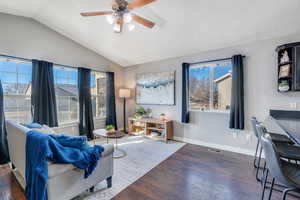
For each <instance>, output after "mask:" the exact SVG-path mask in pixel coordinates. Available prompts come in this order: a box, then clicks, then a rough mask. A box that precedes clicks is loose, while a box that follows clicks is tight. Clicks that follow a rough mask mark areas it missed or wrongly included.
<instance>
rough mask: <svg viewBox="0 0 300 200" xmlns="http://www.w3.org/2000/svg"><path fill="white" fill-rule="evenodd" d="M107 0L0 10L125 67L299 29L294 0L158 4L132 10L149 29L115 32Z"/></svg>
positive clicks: (23, 2) (24, 0) (7, 4)
mask: <svg viewBox="0 0 300 200" xmlns="http://www.w3.org/2000/svg"><path fill="white" fill-rule="evenodd" d="M111 1H112V0H1V1H0V12H4V13H10V14H15V15H21V16H26V17H32V18H34V19H35V20H37V21H39V22H41V23H43V24H45V25H46V26H48V27H50V28H52V29H54V30H56V31H57V32H59V33H61V34H63V35H65V36H67V37H69V38H71V39H72V40H74V41H76V42H78V43H80V44H81V45H83V46H85V47H87V48H89V49H91V50H93V51H95V52H97V53H98V54H101V55H103V56H105V57H107V58H108V59H110V60H112V61H115V62H116V63H118V64H120V65H121V66H130V65H135V64H140V63H145V62H151V61H156V60H161V59H165V58H170V57H177V56H184V55H189V54H193V53H197V52H200V51H206V50H211V49H215V48H223V47H226V46H231V45H235V44H241V43H245V42H250V41H255V40H261V39H268V38H274V37H280V36H284V35H288V34H293V33H296V32H298V31H300V17H299V10H300V1H299V0H157V1H156V2H154V3H152V4H149V5H147V6H145V7H142V8H139V9H137V10H135V12H136V13H137V14H139V15H141V16H143V17H145V18H148V19H151V20H152V21H154V22H156V23H157V25H156V26H155V27H154V28H153V29H148V28H145V27H143V26H141V25H139V24H136V28H135V29H134V30H133V31H132V32H129V31H125V32H124V33H122V34H115V33H113V30H112V25H110V24H108V23H107V21H106V18H105V17H104V16H97V17H90V18H83V17H81V16H80V15H79V13H80V12H84V11H99V10H110V8H111Z"/></svg>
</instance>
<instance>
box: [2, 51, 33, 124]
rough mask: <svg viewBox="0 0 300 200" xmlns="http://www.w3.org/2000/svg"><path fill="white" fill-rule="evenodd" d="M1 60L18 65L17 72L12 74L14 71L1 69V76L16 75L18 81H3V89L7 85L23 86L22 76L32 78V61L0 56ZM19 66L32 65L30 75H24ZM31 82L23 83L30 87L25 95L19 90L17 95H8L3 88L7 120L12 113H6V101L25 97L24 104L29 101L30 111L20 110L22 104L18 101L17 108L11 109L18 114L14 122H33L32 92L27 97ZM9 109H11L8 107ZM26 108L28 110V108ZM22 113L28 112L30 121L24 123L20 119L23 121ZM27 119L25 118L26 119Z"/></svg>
mask: <svg viewBox="0 0 300 200" xmlns="http://www.w3.org/2000/svg"><path fill="white" fill-rule="evenodd" d="M0 60H1V61H4V62H5V61H6V62H13V63H14V64H15V65H16V71H15V72H12V71H4V70H1V69H0V73H1V74H4V75H5V74H6V75H8V74H10V75H14V74H15V76H16V81H15V82H6V81H3V80H1V83H2V87H3V86H4V85H6V84H15V85H16V86H18V85H19V84H22V82H20V76H22V75H23V76H29V77H30V78H31V77H32V65H31V64H32V63H31V62H30V61H27V60H25V59H19V58H9V57H4V56H1V55H0ZM18 64H30V65H31V69H30V73H24V72H22V70H20V67H21V66H19V65H18ZM23 67H24V66H23ZM31 82H32V80H30V81H29V82H28V83H26V82H25V83H23V84H28V86H27V87H26V88H27V89H25V90H24V94H23V93H20V91H19V90H17V92H16V93H6V92H5V91H4V87H3V99H4V104H3V106H4V113H5V116H6V119H10V118H8V117H7V116H9V114H8V113H10V112H9V111H6V108H7V107H6V103H5V99H6V98H8V97H17V96H20V97H24V103H26V102H27V100H28V99H29V110H26V109H25V110H24V111H21V109H19V108H20V106H19V105H20V104H19V102H18V101H17V100H16V106H15V107H10V109H11V108H16V111H12V112H16V113H17V114H16V116H17V117H16V118H14V119H13V120H15V121H17V122H20V123H26V122H31V121H32V112H31V90H30V95H26V91H27V90H29V89H30V88H31ZM8 108H9V107H8ZM24 108H27V107H26V106H25V107H24ZM21 112H28V113H27V114H26V115H25V116H27V115H28V116H29V119H28V120H25V121H22V120H20V119H23V118H22V117H21V115H20V113H21ZM24 119H25V118H24Z"/></svg>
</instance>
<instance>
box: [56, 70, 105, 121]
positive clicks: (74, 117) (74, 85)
mask: <svg viewBox="0 0 300 200" xmlns="http://www.w3.org/2000/svg"><path fill="white" fill-rule="evenodd" d="M53 73H54V84H55V95H56V104H57V117H58V122H59V124H67V123H73V122H78V121H79V95H78V70H77V69H76V68H71V67H61V66H54V67H53ZM105 94H106V74H105V73H101V72H96V71H92V72H91V96H92V107H93V117H94V118H95V119H101V118H105V97H106V96H105Z"/></svg>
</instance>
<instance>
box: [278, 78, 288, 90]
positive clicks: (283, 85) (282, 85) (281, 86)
mask: <svg viewBox="0 0 300 200" xmlns="http://www.w3.org/2000/svg"><path fill="white" fill-rule="evenodd" d="M278 89H279V91H280V92H287V91H289V89H290V86H289V83H288V81H287V80H283V81H281V83H280V84H279V87H278Z"/></svg>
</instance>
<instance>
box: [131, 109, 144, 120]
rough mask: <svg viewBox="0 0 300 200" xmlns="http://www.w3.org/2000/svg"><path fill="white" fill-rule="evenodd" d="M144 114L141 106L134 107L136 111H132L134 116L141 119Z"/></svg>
mask: <svg viewBox="0 0 300 200" xmlns="http://www.w3.org/2000/svg"><path fill="white" fill-rule="evenodd" d="M146 114H147V112H146V110H145V109H144V108H143V107H139V108H138V109H136V111H135V113H134V117H135V118H137V119H141V118H143V117H144V116H145V115H146Z"/></svg>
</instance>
